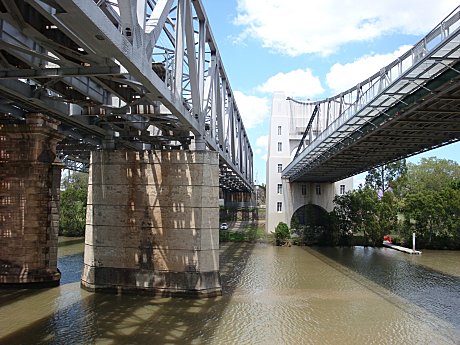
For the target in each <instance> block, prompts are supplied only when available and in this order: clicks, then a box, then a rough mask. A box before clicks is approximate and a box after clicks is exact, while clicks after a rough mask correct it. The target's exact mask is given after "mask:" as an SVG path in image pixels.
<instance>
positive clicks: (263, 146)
mask: <svg viewBox="0 0 460 345" xmlns="http://www.w3.org/2000/svg"><path fill="white" fill-rule="evenodd" d="M267 151H268V135H262V136H260V137H258V138H257V139H256V149H255V151H254V153H255V157H256V158H260V159H261V160H263V161H266V160H267Z"/></svg>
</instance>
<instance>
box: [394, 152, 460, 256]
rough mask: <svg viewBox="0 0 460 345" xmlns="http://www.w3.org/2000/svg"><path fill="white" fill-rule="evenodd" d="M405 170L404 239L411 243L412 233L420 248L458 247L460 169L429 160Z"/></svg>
mask: <svg viewBox="0 0 460 345" xmlns="http://www.w3.org/2000/svg"><path fill="white" fill-rule="evenodd" d="M408 168H409V169H408V183H407V185H408V187H407V193H406V195H405V198H404V205H403V208H402V212H403V215H404V228H403V230H402V235H403V237H404V239H405V240H406V242H409V243H410V236H411V234H412V232H415V233H416V235H417V238H418V243H419V244H420V245H421V246H422V247H433V248H458V247H460V234H459V232H460V190H459V188H458V187H459V182H458V181H460V166H459V165H458V164H457V163H456V162H454V161H451V160H445V159H436V158H434V157H431V158H423V159H422V160H421V162H420V164H418V165H416V164H409V165H408Z"/></svg>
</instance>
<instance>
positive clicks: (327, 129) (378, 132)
mask: <svg viewBox="0 0 460 345" xmlns="http://www.w3.org/2000/svg"><path fill="white" fill-rule="evenodd" d="M290 103H291V106H292V107H297V108H299V107H300V108H301V111H303V112H304V114H305V121H306V122H307V121H308V125H305V126H304V128H305V127H307V129H306V130H305V132H304V135H303V137H302V140H301V142H300V145H299V148H298V150H297V153H296V155H295V158H294V159H293V161H292V162H291V163H290V164H289V165H288V166H287V167H286V169H284V171H283V172H282V176H283V177H284V178H288V179H289V180H290V181H291V182H295V181H308V182H335V181H338V180H341V179H343V178H346V177H349V176H353V175H355V174H357V173H360V172H363V171H366V170H369V169H370V168H372V167H375V166H378V165H382V164H385V163H387V162H391V161H395V160H398V159H401V158H405V157H408V156H411V155H415V154H418V153H420V152H423V151H427V150H430V149H432V148H435V147H439V146H443V145H447V144H449V143H452V142H455V141H458V140H460V7H458V8H456V9H455V10H454V11H453V12H452V13H451V14H450V15H449V16H448V17H447V18H446V19H445V20H443V21H442V22H441V23H440V24H439V25H438V26H436V27H435V28H434V29H433V30H432V31H431V32H430V33H429V34H428V35H426V36H425V37H424V38H423V39H422V40H420V41H419V42H418V43H417V44H416V45H415V46H414V47H413V48H412V49H411V50H409V51H408V52H406V53H405V54H404V55H402V56H401V57H400V58H398V59H396V60H395V61H393V62H392V63H390V64H389V65H388V66H386V67H384V68H382V69H381V70H380V71H379V72H378V73H376V74H374V75H373V76H371V77H369V78H368V79H366V80H364V81H363V82H361V83H359V84H358V85H356V86H355V87H353V88H351V89H349V90H348V91H345V92H343V93H341V94H339V95H337V96H335V97H332V98H328V99H325V100H322V101H319V102H309V103H303V102H299V101H295V100H291V102H290ZM297 110H299V109H297Z"/></svg>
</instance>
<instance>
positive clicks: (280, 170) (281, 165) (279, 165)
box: [278, 164, 283, 173]
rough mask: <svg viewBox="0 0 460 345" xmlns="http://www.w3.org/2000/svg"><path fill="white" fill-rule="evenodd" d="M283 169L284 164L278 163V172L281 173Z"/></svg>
mask: <svg viewBox="0 0 460 345" xmlns="http://www.w3.org/2000/svg"><path fill="white" fill-rule="evenodd" d="M282 171H283V164H278V172H279V173H281V172H282Z"/></svg>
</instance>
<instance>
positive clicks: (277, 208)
mask: <svg viewBox="0 0 460 345" xmlns="http://www.w3.org/2000/svg"><path fill="white" fill-rule="evenodd" d="M276 211H277V212H281V211H283V203H282V202H281V201H278V202H277V203H276Z"/></svg>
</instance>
